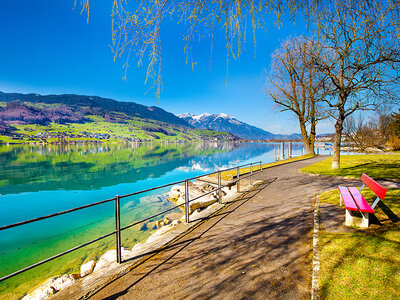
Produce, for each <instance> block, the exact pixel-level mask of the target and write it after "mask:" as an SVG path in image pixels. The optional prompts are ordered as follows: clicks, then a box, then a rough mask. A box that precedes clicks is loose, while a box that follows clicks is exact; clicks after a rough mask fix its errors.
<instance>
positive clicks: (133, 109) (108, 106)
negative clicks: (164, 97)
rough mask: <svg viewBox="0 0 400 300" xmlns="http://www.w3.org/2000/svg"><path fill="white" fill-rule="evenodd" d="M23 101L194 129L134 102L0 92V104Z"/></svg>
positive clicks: (183, 122) (164, 112)
mask: <svg viewBox="0 0 400 300" xmlns="http://www.w3.org/2000/svg"><path fill="white" fill-rule="evenodd" d="M11 101H21V102H30V103H32V104H39V103H45V104H59V105H65V106H68V107H73V108H76V109H77V110H78V111H79V110H81V109H84V110H85V111H90V112H92V114H95V115H105V114H110V113H112V114H113V115H115V113H123V114H126V115H128V116H130V117H138V118H142V119H151V120H156V121H162V122H165V123H169V124H173V125H181V126H186V127H192V126H191V125H189V123H187V122H186V121H185V120H183V119H181V118H178V117H177V116H175V115H174V114H172V113H169V112H167V111H165V110H163V109H161V108H159V107H156V106H150V107H148V106H145V105H141V104H137V103H134V102H122V101H116V100H113V99H109V98H102V97H98V96H83V95H74V94H64V95H39V94H20V93H3V92H0V102H11Z"/></svg>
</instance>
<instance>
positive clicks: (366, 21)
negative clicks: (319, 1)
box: [313, 0, 400, 169]
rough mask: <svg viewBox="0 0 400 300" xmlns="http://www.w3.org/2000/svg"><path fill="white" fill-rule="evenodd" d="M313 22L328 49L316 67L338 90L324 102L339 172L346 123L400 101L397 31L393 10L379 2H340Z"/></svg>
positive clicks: (399, 57)
mask: <svg viewBox="0 0 400 300" xmlns="http://www.w3.org/2000/svg"><path fill="white" fill-rule="evenodd" d="M313 18H314V20H315V23H316V25H317V30H318V33H319V37H320V41H321V44H322V45H323V48H324V51H321V52H320V53H321V54H322V55H321V56H319V57H315V58H314V63H315V65H316V66H317V67H318V68H319V69H320V70H321V71H322V72H324V73H325V74H326V76H327V77H328V78H329V80H330V81H331V84H332V88H333V91H332V93H331V95H330V96H329V97H326V98H325V99H324V101H325V103H326V104H327V106H328V112H329V113H330V115H331V116H332V117H333V118H334V119H335V120H336V123H335V137H334V150H333V162H332V168H333V169H338V168H340V144H341V137H342V131H343V122H344V120H345V119H346V118H347V117H348V116H349V115H351V114H352V113H354V112H355V111H357V110H367V109H375V108H376V107H378V106H379V105H380V104H381V103H384V102H388V101H392V100H393V101H395V100H396V97H397V96H398V92H399V91H398V83H399V79H400V68H399V67H400V51H399V43H398V35H397V31H396V30H397V27H396V26H394V25H393V23H392V22H391V18H392V13H391V9H390V8H389V7H387V6H386V5H384V4H383V2H380V1H376V2H372V1H371V2H370V1H360V2H359V1H357V0H335V1H333V4H332V7H331V8H330V9H325V13H324V14H314V16H313Z"/></svg>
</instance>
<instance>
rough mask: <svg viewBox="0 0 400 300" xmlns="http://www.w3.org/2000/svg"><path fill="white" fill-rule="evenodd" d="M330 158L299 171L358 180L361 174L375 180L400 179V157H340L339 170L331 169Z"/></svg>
mask: <svg viewBox="0 0 400 300" xmlns="http://www.w3.org/2000/svg"><path fill="white" fill-rule="evenodd" d="M331 164H332V158H328V159H325V160H323V161H320V162H318V163H315V164H313V165H310V166H308V167H305V168H303V169H301V170H300V171H302V172H305V173H312V174H321V175H331V176H348V177H354V178H360V177H361V174H362V173H366V174H367V175H368V176H370V177H372V178H374V179H377V178H394V179H399V178H400V155H342V156H341V157H340V169H339V170H332V169H331Z"/></svg>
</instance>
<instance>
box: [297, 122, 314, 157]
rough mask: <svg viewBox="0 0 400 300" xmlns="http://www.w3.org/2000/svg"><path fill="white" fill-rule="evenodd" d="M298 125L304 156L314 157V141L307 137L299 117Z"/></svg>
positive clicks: (304, 126)
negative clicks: (304, 151)
mask: <svg viewBox="0 0 400 300" xmlns="http://www.w3.org/2000/svg"><path fill="white" fill-rule="evenodd" d="M299 124H300V131H301V136H302V138H303V143H304V149H305V150H306V154H313V155H315V151H314V139H311V138H309V137H308V134H307V128H306V125H305V123H304V122H303V121H302V119H301V118H300V117H299Z"/></svg>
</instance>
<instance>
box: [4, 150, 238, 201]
mask: <svg viewBox="0 0 400 300" xmlns="http://www.w3.org/2000/svg"><path fill="white" fill-rule="evenodd" d="M236 147H237V145H236V144H232V143H222V144H220V143H199V144H177V145H175V144H168V145H151V144H140V145H139V144H126V145H125V144H123V145H120V144H119V145H63V146H31V145H29V146H28V145H23V146H9V147H5V146H4V147H1V148H0V163H1V165H2V169H1V170H0V193H1V194H10V193H21V192H35V191H40V190H56V189H65V190H88V189H98V188H101V187H104V186H112V185H116V184H120V183H133V182H136V181H138V180H144V179H147V178H149V177H153V178H157V177H161V176H162V175H164V174H165V173H166V172H169V171H172V170H174V169H176V168H179V167H182V166H186V165H188V164H189V161H190V160H191V159H193V158H194V157H202V158H205V157H210V156H212V155H213V154H215V153H220V152H227V151H231V150H233V149H235V148H236Z"/></svg>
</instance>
